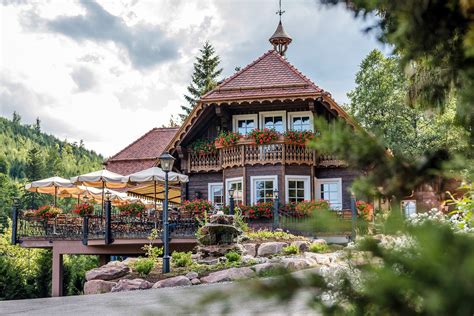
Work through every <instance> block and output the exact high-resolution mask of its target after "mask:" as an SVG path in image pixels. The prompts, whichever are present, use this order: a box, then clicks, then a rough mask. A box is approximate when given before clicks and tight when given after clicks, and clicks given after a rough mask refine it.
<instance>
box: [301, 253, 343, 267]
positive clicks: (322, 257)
mask: <svg viewBox="0 0 474 316" xmlns="http://www.w3.org/2000/svg"><path fill="white" fill-rule="evenodd" d="M304 256H305V258H307V259H312V260H314V261H316V263H317V264H323V265H328V264H330V263H331V262H333V261H335V260H336V259H337V256H335V255H334V254H333V253H314V252H305V253H304Z"/></svg>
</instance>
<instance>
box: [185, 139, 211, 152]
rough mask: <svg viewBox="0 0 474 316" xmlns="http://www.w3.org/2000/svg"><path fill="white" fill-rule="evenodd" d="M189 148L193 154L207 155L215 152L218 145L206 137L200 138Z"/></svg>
mask: <svg viewBox="0 0 474 316" xmlns="http://www.w3.org/2000/svg"><path fill="white" fill-rule="evenodd" d="M189 150H190V151H191V153H193V154H197V155H200V156H205V155H208V154H214V153H216V152H217V148H216V145H215V143H214V142H213V141H209V140H206V139H199V140H197V141H195V142H193V143H191V144H190V145H189Z"/></svg>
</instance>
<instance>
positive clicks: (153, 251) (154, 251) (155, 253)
mask: <svg viewBox="0 0 474 316" xmlns="http://www.w3.org/2000/svg"><path fill="white" fill-rule="evenodd" d="M156 239H158V230H157V229H156V228H154V229H152V230H151V233H150V235H149V236H148V240H149V241H150V242H149V243H148V244H146V245H144V246H143V247H142V249H143V251H145V255H146V256H147V257H148V258H150V259H152V260H153V261H155V262H157V261H158V258H159V257H161V256H162V255H163V247H156V246H153V242H154V241H155V240H156Z"/></svg>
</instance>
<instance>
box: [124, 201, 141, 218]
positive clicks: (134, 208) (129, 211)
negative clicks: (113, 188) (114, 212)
mask: <svg viewBox="0 0 474 316" xmlns="http://www.w3.org/2000/svg"><path fill="white" fill-rule="evenodd" d="M118 209H119V210H120V215H122V216H135V217H140V216H142V215H143V212H144V211H145V205H143V204H142V203H138V202H135V203H126V204H123V205H120V206H119V207H118Z"/></svg>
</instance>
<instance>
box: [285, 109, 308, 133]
mask: <svg viewBox="0 0 474 316" xmlns="http://www.w3.org/2000/svg"><path fill="white" fill-rule="evenodd" d="M295 116H309V124H310V127H311V128H310V131H311V132H314V115H313V112H311V111H301V112H288V122H289V123H288V129H290V130H293V117H295Z"/></svg>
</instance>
